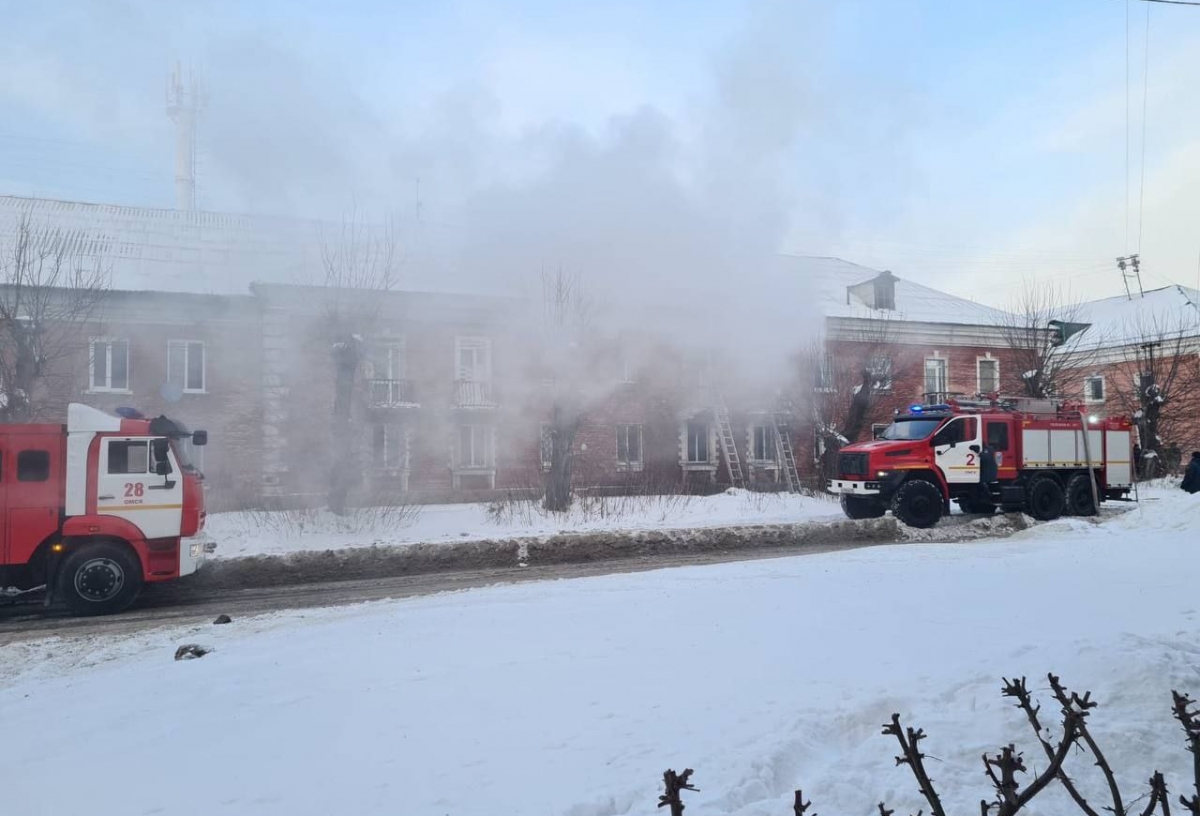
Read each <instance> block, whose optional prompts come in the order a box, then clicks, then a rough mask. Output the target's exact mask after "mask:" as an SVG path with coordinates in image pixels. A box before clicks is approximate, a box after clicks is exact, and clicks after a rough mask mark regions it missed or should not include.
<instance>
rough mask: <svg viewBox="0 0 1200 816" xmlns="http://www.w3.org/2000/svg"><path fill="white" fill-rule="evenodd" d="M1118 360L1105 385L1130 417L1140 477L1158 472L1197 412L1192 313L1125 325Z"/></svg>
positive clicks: (1197, 338) (1198, 336)
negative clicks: (1139, 458)
mask: <svg viewBox="0 0 1200 816" xmlns="http://www.w3.org/2000/svg"><path fill="white" fill-rule="evenodd" d="M1123 334H1124V338H1123V339H1124V344H1123V345H1122V346H1121V348H1120V360H1119V361H1118V362H1117V364H1116V366H1115V369H1110V370H1111V371H1112V374H1113V376H1111V377H1109V378H1107V380H1106V384H1107V385H1108V386H1109V387H1111V388H1112V390H1113V391H1114V393H1115V394H1116V397H1117V399H1118V400H1119V402H1120V404H1121V406H1122V408H1123V410H1124V411H1126V412H1127V413H1128V414H1130V415H1131V416H1132V417H1133V420H1134V423H1135V424H1136V425H1137V428H1138V441H1139V443H1140V445H1141V448H1142V462H1143V473H1142V475H1143V476H1144V477H1150V476H1159V475H1162V473H1163V467H1164V463H1165V461H1166V459H1167V457H1166V455H1165V453H1166V449H1167V447H1168V446H1170V445H1174V444H1176V443H1177V441H1178V440H1179V438H1180V436H1181V435H1182V434H1184V433H1186V432H1189V431H1192V430H1194V428H1192V427H1189V426H1190V425H1193V424H1194V423H1195V417H1196V414H1197V411H1198V410H1200V395H1198V394H1197V388H1198V387H1200V368H1198V366H1197V360H1196V353H1197V350H1198V349H1200V332H1198V326H1197V323H1196V318H1195V316H1194V315H1189V316H1185V317H1181V318H1176V317H1166V316H1145V317H1142V318H1141V319H1139V320H1136V321H1133V322H1131V323H1129V324H1127V325H1126V327H1125V331H1124V332H1123Z"/></svg>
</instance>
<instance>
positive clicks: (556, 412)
mask: <svg viewBox="0 0 1200 816" xmlns="http://www.w3.org/2000/svg"><path fill="white" fill-rule="evenodd" d="M590 311H591V305H590V303H589V301H588V298H587V296H586V295H585V293H584V291H583V288H582V285H581V284H580V282H579V278H578V277H577V276H575V275H571V274H568V273H566V272H564V271H563V270H561V269H559V270H558V271H556V272H555V273H553V274H549V273H543V275H542V314H543V321H542V354H543V361H544V363H545V364H546V365H547V367H548V369H549V372H548V373H549V377H548V378H547V387H548V388H549V410H550V416H549V422H548V423H547V425H546V432H545V437H544V438H543V439H542V445H543V446H544V450H543V453H542V457H541V458H542V461H543V462H548V466H546V467H545V474H544V479H543V483H544V487H545V491H546V493H545V498H544V500H543V501H544V504H543V506H544V507H545V509H546V510H548V511H550V512H555V513H561V512H565V511H566V510H567V509H569V508H570V506H571V490H572V459H573V455H574V450H575V436H576V434H578V433H579V426H580V424H581V423H582V422H583V420H584V418H585V414H586V409H587V391H586V373H587V372H586V371H585V368H586V366H585V365H584V361H583V359H582V357H583V354H584V353H585V351H586V348H587V339H588V332H589V329H590V326H591V319H590Z"/></svg>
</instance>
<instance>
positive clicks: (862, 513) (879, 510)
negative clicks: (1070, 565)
mask: <svg viewBox="0 0 1200 816" xmlns="http://www.w3.org/2000/svg"><path fill="white" fill-rule="evenodd" d="M841 505H842V512H843V513H845V514H846V518H851V519H854V520H855V521H858V520H860V519H873V518H879V517H880V516H882V515H883V514H884V513H886V512H887V505H886V504H884V503H883V502H882V501H881V500H879V499H877V498H875V497H873V496H847V495H845V494H842V498H841Z"/></svg>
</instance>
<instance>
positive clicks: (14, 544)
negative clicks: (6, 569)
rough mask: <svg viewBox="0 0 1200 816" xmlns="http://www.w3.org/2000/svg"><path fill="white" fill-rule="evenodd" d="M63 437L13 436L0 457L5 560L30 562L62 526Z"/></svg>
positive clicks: (49, 435) (40, 434) (31, 434)
mask: <svg viewBox="0 0 1200 816" xmlns="http://www.w3.org/2000/svg"><path fill="white" fill-rule="evenodd" d="M61 455H62V438H61V437H60V436H56V435H54V434H44V433H30V434H11V435H9V436H8V437H7V439H6V440H5V444H4V449H3V454H2V455H0V480H2V482H3V490H2V491H0V492H3V493H4V516H5V518H4V532H5V544H6V545H7V552H6V559H7V561H8V563H10V564H25V563H28V562H29V559H30V557H32V556H33V553H34V551H35V550H36V549H37V548H38V545H39V544H41V543H42V542H43V541H45V540H46V539H48V538H50V537H51V536H53V535H54V534H55V533H56V532H57V531H58V530H59V529H60V527H61V524H60V520H61V514H62V502H63V473H62V459H61Z"/></svg>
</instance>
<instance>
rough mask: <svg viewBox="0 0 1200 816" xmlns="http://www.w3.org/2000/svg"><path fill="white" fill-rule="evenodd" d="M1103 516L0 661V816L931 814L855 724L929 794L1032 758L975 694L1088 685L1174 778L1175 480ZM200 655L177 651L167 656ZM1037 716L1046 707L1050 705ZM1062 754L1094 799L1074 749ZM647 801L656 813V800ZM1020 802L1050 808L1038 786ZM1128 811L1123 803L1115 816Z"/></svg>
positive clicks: (1185, 597) (1120, 764) (1145, 755)
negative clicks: (924, 778) (683, 776)
mask: <svg viewBox="0 0 1200 816" xmlns="http://www.w3.org/2000/svg"><path fill="white" fill-rule="evenodd" d="M1143 495H1144V497H1145V498H1148V499H1150V500H1149V501H1147V502H1146V503H1144V504H1143V505H1142V506H1141V507H1139V508H1138V509H1136V510H1133V511H1132V512H1130V513H1128V514H1125V515H1123V516H1121V517H1118V518H1115V519H1112V520H1110V521H1108V522H1106V523H1105V524H1102V525H1099V526H1097V525H1094V524H1092V523H1089V522H1087V521H1083V520H1072V521H1061V522H1056V523H1053V524H1049V525H1043V526H1040V527H1037V528H1034V529H1031V530H1029V531H1026V532H1024V533H1020V534H1018V535H1017V536H1014V537H1013V538H1010V539H1006V540H1004V541H979V542H973V543H970V544H910V545H900V546H886V547H878V548H871V549H862V550H853V551H845V552H839V553H834V554H827V555H812V556H805V557H798V558H789V559H774V560H768V561H758V562H744V563H734V564H723V565H719V566H711V567H692V568H686V569H675V570H662V571H657V572H649V573H641V574H635V575H613V576H608V577H601V578H589V579H578V580H569V581H558V582H552V583H542V584H523V585H519V586H507V587H494V588H490V589H484V590H473V591H467V592H462V593H453V594H446V595H441V596H434V597H427V598H421V599H413V600H407V601H397V602H382V603H376V604H370V605H363V606H358V607H352V608H348V609H339V610H324V611H315V612H314V611H307V612H295V613H287V614H279V615H274V616H268V617H264V618H258V619H247V620H237V621H235V622H234V623H233V624H232V625H230V626H211V625H207V624H206V625H203V626H196V627H191V628H186V627H185V628H175V629H170V630H160V631H155V632H152V633H146V634H142V635H137V636H130V637H126V638H121V639H117V638H95V639H92V640H85V641H75V640H50V641H41V642H34V643H26V644H20V645H16V646H8V647H5V648H4V649H3V651H0V723H3V728H4V731H5V734H6V738H5V739H4V740H3V741H0V768H4V774H3V794H2V796H3V802H4V804H5V812H9V811H11V812H13V813H31V814H33V813H46V814H51V813H53V814H59V813H62V814H68V813H71V814H73V813H90V814H100V815H101V816H103V815H105V814H114V816H115V815H116V814H120V815H121V816H126V814H147V813H169V814H173V815H175V816H187V815H188V814H195V815H196V816H212V814H217V813H229V814H255V815H256V816H259V815H262V816H267V815H274V814H278V815H279V816H284V815H285V814H286V816H309V814H311V815H312V816H317V815H318V814H320V816H325V814H331V813H358V814H376V813H378V814H384V813H386V814H421V815H422V816H423V815H424V814H451V815H452V816H484V814H486V815H487V816H494V815H495V814H506V816H513V815H516V814H538V816H545V814H567V815H568V816H600V815H601V814H625V813H630V814H651V813H655V812H656V810H655V804H656V796H657V790H658V784H659V782H660V779H661V774H662V771H663V770H664V769H666V768H668V767H673V768H676V769H682V768H684V767H693V768H695V769H696V775H695V778H694V782H695V783H696V784H697V786H698V787H699V788H700V789H701V790H700V792H699V793H696V794H692V795H691V796H690V797H689V804H688V811H687V812H688V813H689V814H695V815H696V816H720V815H723V814H742V815H748V814H756V815H761V816H767V814H774V815H775V816H779V815H780V814H784V813H789V812H790V802H791V791H792V790H793V788H795V787H798V786H802V787H803V788H804V791H805V794H806V796H810V797H811V798H812V800H813V801H814V803H815V804H814V807H813V810H814V811H815V812H818V813H823V814H830V816H837V815H839V814H842V815H845V816H854V815H855V814H857V815H858V816H869V814H871V813H873V812H874V805H875V803H876V802H878V801H880V800H881V799H883V800H886V801H887V802H888V803H889V806H891V807H895V808H896V812H897V813H915V812H916V811H917V809H918V808H921V807H925V808H926V811H928V808H927V807H926V806H925V804H924V802H922V801H920V800H919V797H918V796H917V793H916V789H915V786H914V784H913V782H912V780H911V779H910V778H909V777H908V776H906V771H905V769H903V768H897V767H896V766H895V763H894V761H893V756H894V755H895V754H896V746H895V744H894V742H893V741H892V740H891V738H887V737H883V736H881V735H880V731H879V725H880V724H881V723H883V722H885V721H886V720H887V719H888V718H889V717H890V715H891V713H892V712H893V711H895V712H899V713H900V714H901V715H902V716H903V717H904V719H905V721H906V722H911V723H914V724H919V725H920V726H922V727H924V728H925V730H926V731H927V732H928V733H929V740H928V742H926V743H924V747H925V748H926V750H927V752H928V754H929V756H930V768H931V774H932V776H933V777H934V779H935V780H936V784H937V786H938V788H939V789H940V790H941V791H942V793H943V796H944V798H945V799H946V803H947V806H948V811H949V812H951V813H953V814H962V813H972V812H973V813H978V807H979V805H978V802H979V800H980V798H983V797H987V796H990V792H989V791H988V790H986V780H985V778H984V776H983V773H982V768H981V764H980V761H979V757H980V755H981V754H982V753H983V752H984V751H985V750H994V749H996V748H998V747H999V746H1000V745H1003V744H1006V743H1008V742H1010V741H1012V742H1016V744H1017V745H1018V746H1019V747H1024V749H1025V750H1026V758H1027V761H1028V762H1029V764H1030V765H1031V766H1032V767H1034V768H1041V767H1044V760H1043V758H1042V757H1041V755H1040V751H1039V749H1038V748H1037V745H1036V744H1035V743H1034V741H1033V739H1032V736H1031V734H1030V733H1029V729H1028V726H1027V725H1026V723H1025V722H1024V721H1023V719H1022V716H1021V714H1020V712H1019V711H1017V710H1016V709H1015V708H1013V707H1012V705H1011V702H1009V701H1005V700H1002V699H1001V697H1000V695H999V688H1000V678H1001V677H1002V676H1008V677H1012V676H1014V675H1028V676H1029V677H1030V686H1031V688H1033V689H1035V690H1036V691H1037V692H1038V694H1039V696H1040V697H1042V698H1043V700H1044V701H1045V694H1044V689H1045V685H1046V683H1045V679H1044V678H1045V673H1046V672H1047V671H1054V672H1056V673H1058V674H1060V675H1061V676H1062V678H1063V680H1064V682H1066V683H1067V684H1068V685H1069V686H1071V687H1073V688H1076V689H1079V690H1082V689H1091V690H1092V691H1093V692H1094V694H1095V696H1096V697H1097V698H1098V699H1099V701H1100V703H1101V707H1100V708H1099V709H1098V710H1097V711H1096V712H1095V714H1094V715H1093V720H1092V728H1093V731H1094V733H1095V734H1096V736H1097V737H1098V739H1099V740H1100V742H1101V744H1102V745H1103V746H1104V747H1105V748H1106V749H1107V752H1108V757H1109V760H1110V761H1111V762H1112V763H1113V764H1114V765H1115V766H1116V768H1117V769H1118V772H1119V774H1120V779H1121V781H1122V782H1123V783H1124V786H1125V791H1124V793H1125V796H1126V798H1127V799H1133V798H1135V797H1137V796H1141V795H1142V794H1143V792H1144V791H1143V787H1142V784H1143V781H1144V780H1145V779H1147V778H1149V776H1150V773H1151V771H1152V770H1154V769H1156V768H1157V769H1161V770H1162V771H1164V772H1165V773H1167V774H1168V782H1169V783H1170V784H1171V786H1172V798H1174V797H1175V795H1177V794H1179V793H1189V792H1190V788H1189V786H1190V784H1191V780H1190V777H1189V776H1187V769H1188V767H1189V758H1188V755H1187V754H1186V752H1185V750H1184V743H1183V736H1182V733H1181V732H1180V730H1179V729H1178V727H1177V726H1176V725H1175V723H1174V722H1173V720H1172V719H1171V717H1170V710H1169V709H1170V691H1171V689H1172V688H1176V689H1179V690H1181V691H1189V692H1192V693H1200V594H1198V593H1197V591H1196V576H1197V575H1198V574H1200V497H1190V496H1186V495H1184V494H1182V493H1180V492H1179V491H1178V490H1170V491H1154V492H1152V493H1151V494H1150V495H1148V496H1147V495H1146V494H1143ZM184 642H198V643H201V644H204V645H208V646H212V647H215V651H214V652H213V653H211V654H210V655H208V656H207V657H204V658H202V659H200V660H193V661H187V662H175V661H174V660H173V659H172V657H173V654H174V651H175V648H176V646H178V645H179V644H180V643H184ZM1053 711H1054V705H1053V704H1052V703H1050V704H1048V705H1046V706H1045V708H1044V709H1043V714H1044V716H1045V717H1047V718H1048V719H1051V720H1052V714H1053ZM1068 768H1069V770H1070V771H1071V772H1072V773H1073V775H1074V776H1076V777H1077V778H1078V779H1079V780H1081V782H1082V785H1083V787H1084V789H1085V790H1086V791H1088V792H1089V793H1091V794H1093V795H1094V797H1095V799H1094V804H1095V805H1096V807H1097V808H1099V807H1102V806H1104V805H1106V804H1108V801H1107V800H1106V799H1104V797H1103V791H1104V790H1105V789H1104V786H1103V784H1102V783H1101V782H1100V780H1098V779H1097V778H1096V776H1095V769H1094V768H1092V767H1091V762H1090V759H1089V758H1088V757H1087V756H1084V755H1079V756H1075V757H1073V758H1072V759H1071V760H1070V762H1069V765H1068ZM657 812H661V811H657ZM1029 812H1030V813H1031V814H1047V816H1048V814H1055V816H1058V814H1063V813H1070V812H1072V811H1071V810H1070V805H1069V803H1067V802H1065V800H1064V797H1063V796H1062V794H1061V792H1060V791H1057V790H1055V791H1053V792H1052V793H1051V794H1047V795H1046V796H1045V797H1044V798H1043V797H1039V798H1038V799H1036V800H1034V805H1033V807H1032V808H1031V809H1030V811H1029ZM1138 812H1140V806H1139V807H1138Z"/></svg>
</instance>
